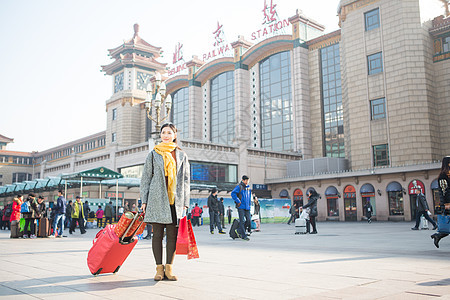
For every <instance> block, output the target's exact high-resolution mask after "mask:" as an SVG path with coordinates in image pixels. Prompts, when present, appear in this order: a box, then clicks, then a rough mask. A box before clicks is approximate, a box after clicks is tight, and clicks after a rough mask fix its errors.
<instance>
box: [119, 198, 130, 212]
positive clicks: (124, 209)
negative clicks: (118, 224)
mask: <svg viewBox="0 0 450 300" xmlns="http://www.w3.org/2000/svg"><path fill="white" fill-rule="evenodd" d="M129 211H130V204H129V203H128V201H125V205H124V206H123V212H124V213H126V212H129ZM119 214H120V211H119Z"/></svg>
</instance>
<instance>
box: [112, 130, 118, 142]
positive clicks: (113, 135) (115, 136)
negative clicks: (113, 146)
mask: <svg viewBox="0 0 450 300" xmlns="http://www.w3.org/2000/svg"><path fill="white" fill-rule="evenodd" d="M116 141H117V135H116V133H115V132H113V134H112V136H111V142H113V143H114V142H116Z"/></svg>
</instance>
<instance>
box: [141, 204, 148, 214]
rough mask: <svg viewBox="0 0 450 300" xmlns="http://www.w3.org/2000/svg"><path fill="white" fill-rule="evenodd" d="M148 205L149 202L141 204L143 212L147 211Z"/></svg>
mask: <svg viewBox="0 0 450 300" xmlns="http://www.w3.org/2000/svg"><path fill="white" fill-rule="evenodd" d="M146 207H147V204H142V205H141V209H142V212H143V213H145V208H146Z"/></svg>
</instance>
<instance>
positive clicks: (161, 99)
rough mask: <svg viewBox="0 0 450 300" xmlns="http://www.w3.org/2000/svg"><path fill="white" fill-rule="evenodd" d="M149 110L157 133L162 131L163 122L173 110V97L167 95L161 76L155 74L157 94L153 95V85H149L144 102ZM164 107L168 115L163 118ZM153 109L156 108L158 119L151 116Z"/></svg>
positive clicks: (148, 113)
mask: <svg viewBox="0 0 450 300" xmlns="http://www.w3.org/2000/svg"><path fill="white" fill-rule="evenodd" d="M144 103H145V108H146V110H147V117H148V118H149V119H150V120H152V121H153V122H155V129H156V133H159V130H160V129H161V122H163V121H164V120H166V119H167V118H168V117H169V113H170V109H171V108H172V96H170V94H169V95H166V84H165V83H164V82H161V74H159V73H158V72H156V74H155V92H154V93H153V90H152V84H151V83H149V84H148V85H147V99H146V100H145V101H144ZM163 106H164V108H165V110H166V115H165V116H164V117H162V116H161V108H162V107H163ZM152 108H155V113H156V119H154V118H153V117H152V115H151V112H152Z"/></svg>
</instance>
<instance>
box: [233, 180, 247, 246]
mask: <svg viewBox="0 0 450 300" xmlns="http://www.w3.org/2000/svg"><path fill="white" fill-rule="evenodd" d="M248 182H249V178H248V176H247V175H244V176H242V181H241V182H240V183H239V184H238V185H237V186H236V187H235V188H234V189H233V191H232V192H231V197H232V198H233V200H234V202H235V203H236V208H237V209H238V213H239V228H238V229H237V230H236V233H237V235H238V236H239V237H240V238H242V239H243V240H246V241H249V240H250V239H249V238H248V237H247V235H246V234H245V224H246V223H250V222H251V221H250V220H251V219H250V206H251V199H252V190H251V189H250V187H249V185H248ZM244 218H245V220H244Z"/></svg>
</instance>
